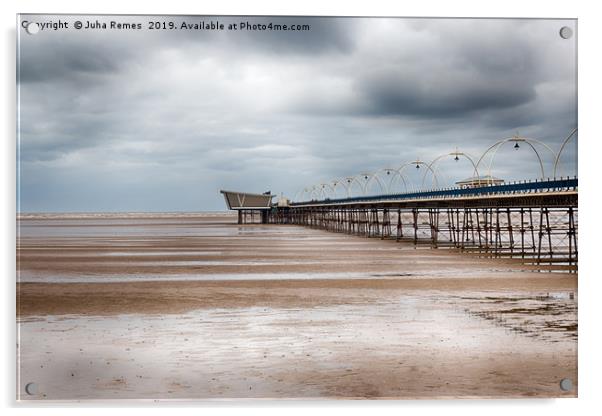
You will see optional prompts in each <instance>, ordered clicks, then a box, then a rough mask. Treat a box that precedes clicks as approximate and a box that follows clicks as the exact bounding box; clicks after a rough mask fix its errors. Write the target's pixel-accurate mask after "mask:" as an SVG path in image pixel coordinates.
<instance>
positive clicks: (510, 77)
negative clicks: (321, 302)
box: [18, 16, 577, 212]
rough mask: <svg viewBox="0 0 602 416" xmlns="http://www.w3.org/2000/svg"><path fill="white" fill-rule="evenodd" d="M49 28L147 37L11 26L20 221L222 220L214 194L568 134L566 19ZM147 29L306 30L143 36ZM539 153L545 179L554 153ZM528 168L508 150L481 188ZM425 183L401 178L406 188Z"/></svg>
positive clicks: (449, 167) (448, 171)
mask: <svg viewBox="0 0 602 416" xmlns="http://www.w3.org/2000/svg"><path fill="white" fill-rule="evenodd" d="M23 19H24V20H30V21H38V22H48V21H51V20H52V21H55V22H56V21H58V20H59V17H56V16H54V17H49V16H35V17H32V16H29V17H23ZM61 19H62V20H63V21H67V22H70V27H72V26H73V22H75V21H76V20H81V21H82V22H83V23H84V24H85V22H86V20H90V21H95V20H98V21H100V22H110V21H111V20H117V21H121V22H140V23H142V25H143V28H144V29H143V30H121V31H118V30H113V31H111V30H75V29H72V28H70V29H68V30H57V31H53V30H43V31H41V32H40V33H38V34H36V35H27V34H26V33H25V31H23V30H20V34H19V36H20V39H19V42H20V44H19V52H20V65H19V77H20V78H19V79H20V84H19V86H20V107H19V108H20V113H19V115H20V136H19V137H20V143H19V150H20V153H19V162H20V163H19V164H18V166H19V169H20V172H19V173H20V186H19V192H20V195H19V197H20V211H21V212H53V211H201V210H223V209H225V206H224V201H223V198H222V197H221V195H219V189H231V190H241V191H249V192H264V191H267V190H271V191H272V192H273V193H277V194H280V193H284V195H285V196H288V197H294V196H295V195H296V194H297V192H298V191H299V190H300V189H303V188H304V187H308V186H311V185H312V184H319V183H323V182H328V181H331V180H332V179H334V178H342V177H347V176H351V175H355V174H358V173H361V172H374V171H377V170H378V169H381V168H385V167H391V168H396V167H399V166H402V165H403V164H404V163H406V162H408V161H412V160H416V159H417V158H418V159H420V160H423V161H425V162H426V163H428V162H430V161H431V160H433V159H434V158H436V157H437V156H439V155H441V154H446V153H449V152H452V151H454V150H455V149H456V148H458V150H460V151H463V152H467V153H469V154H471V155H473V156H474V157H476V158H478V157H479V156H480V155H481V154H482V153H483V152H484V151H485V150H487V148H488V147H489V146H490V145H492V144H494V143H495V142H496V141H497V140H500V139H504V138H508V137H512V136H513V135H515V134H517V133H518V134H519V135H520V136H523V137H528V138H533V139H537V140H541V141H543V142H545V143H546V144H547V145H549V146H550V147H551V148H552V149H553V151H554V152H556V151H557V150H558V149H559V147H560V145H561V143H562V141H563V140H564V139H565V138H566V136H567V135H568V134H569V133H570V132H571V130H572V129H573V128H575V127H576V126H577V108H576V107H577V103H576V69H577V68H576V53H577V51H576V35H574V36H573V37H572V38H570V39H568V40H565V39H562V38H561V37H560V36H559V30H560V28H561V27H562V26H569V27H571V28H573V30H574V31H575V32H576V25H575V22H574V21H572V20H472V19H463V20H461V19H395V18H355V19H351V18H330V19H327V18H298V17H294V18H268V17H264V18H240V17H228V18H218V17H213V18H211V17H201V18H199V17H173V16H172V17H168V18H160V17H153V18H152V19H149V18H144V17H133V18H132V17H130V18H127V17H108V18H98V19H97V18H95V17H92V16H87V17H78V18H76V17H70V16H61ZM149 20H157V21H173V22H174V23H175V24H176V26H178V27H179V26H180V24H181V23H182V22H188V23H198V22H200V21H202V20H204V21H205V22H209V21H211V20H213V21H214V22H215V21H218V20H219V22H220V23H224V24H225V25H226V27H227V25H228V24H230V23H237V24H239V23H240V22H241V21H248V22H249V23H269V22H273V23H278V24H291V23H295V24H308V25H310V30H309V31H296V32H274V31H272V32H270V31H262V32H252V31H240V30H238V31H229V30H224V31H219V32H215V31H214V32H208V31H199V30H182V29H177V30H166V31H163V30H153V31H149V30H146V27H147V25H148V24H147V23H146V22H148V21H149ZM572 143H573V142H571V144H570V145H569V146H568V147H567V149H566V150H565V153H564V156H563V158H562V162H563V164H562V165H563V171H562V173H563V174H565V175H566V174H567V173H570V174H571V175H574V174H576V145H575V144H572ZM537 149H538V150H539V151H540V152H541V154H542V158H543V160H544V162H545V164H546V166H545V167H546V176H551V175H552V160H553V155H551V154H550V152H549V151H547V150H546V149H544V148H542V147H537ZM538 166H539V165H538V162H537V158H536V156H535V154H534V153H533V151H532V150H531V149H530V148H529V147H528V146H527V145H526V144H524V145H521V147H520V149H518V150H515V149H513V147H512V144H507V145H504V146H503V147H501V149H500V150H499V152H498V153H497V155H496V156H495V160H494V163H493V168H492V174H493V175H495V176H498V177H501V178H503V179H506V180H515V179H522V178H536V177H538V175H541V174H540V173H539V167H538ZM483 170H486V169H482V171H481V172H480V173H481V174H483V173H484V172H483ZM423 171H424V167H423V169H407V170H406V171H405V172H406V174H407V175H408V176H409V177H410V178H409V179H410V180H411V181H414V184H415V185H417V184H418V185H419V184H420V182H421V181H422V172H423ZM438 172H439V175H440V178H439V182H441V183H440V185H444V186H448V185H450V184H453V182H455V181H457V180H460V179H464V178H466V177H469V176H472V174H473V169H472V166H471V164H470V162H469V161H468V160H466V159H463V158H462V159H461V160H460V161H458V162H455V161H454V160H453V157H451V156H450V157H445V158H442V159H441V162H440V163H439V164H438ZM427 182H429V184H428V185H429V187H430V186H432V185H433V184H432V181H430V179H429V180H428V181H427ZM399 190H403V188H402V187H401V185H400V188H399Z"/></svg>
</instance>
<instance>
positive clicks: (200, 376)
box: [17, 214, 577, 400]
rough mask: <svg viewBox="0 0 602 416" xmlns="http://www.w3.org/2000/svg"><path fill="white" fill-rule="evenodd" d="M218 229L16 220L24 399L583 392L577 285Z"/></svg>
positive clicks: (409, 251) (183, 219) (342, 241)
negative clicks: (567, 387)
mask: <svg viewBox="0 0 602 416" xmlns="http://www.w3.org/2000/svg"><path fill="white" fill-rule="evenodd" d="M230 220H231V218H230V217H228V216H224V215H216V214H213V215H199V214H197V215H189V216H173V215H171V216H170V215H158V216H157V217H152V216H125V217H123V218H104V217H102V216H93V217H89V216H88V217H86V216H84V217H83V218H79V219H70V218H64V217H62V218H53V217H47V218H43V219H40V218H37V217H33V218H27V219H22V220H21V221H20V224H19V225H20V234H21V237H22V238H21V240H20V244H19V247H18V248H19V250H18V264H19V271H20V279H21V280H20V281H21V283H19V285H18V317H17V319H18V322H19V324H20V325H19V326H20V337H19V353H20V356H19V359H20V361H19V370H20V374H19V389H20V393H21V394H22V395H23V396H21V398H22V399H65V400H69V399H86V398H120V399H121V398H145V399H169V398H212V397H216V398H224V397H226V398H227V397H241V398H245V397H249V398H255V397H273V398H279V397H287V398H288V397H299V398H334V397H337V398H365V397H367V398H421V397H424V398H433V397H525V396H536V397H558V396H568V397H574V396H575V395H576V394H577V388H576V387H574V389H573V390H572V391H569V392H563V391H561V390H560V388H559V382H560V380H561V379H562V378H567V377H568V378H571V379H572V380H573V383H574V384H575V385H576V382H577V277H576V274H565V273H535V272H534V270H533V268H530V267H529V266H524V265H521V264H519V263H517V262H513V261H511V260H501V259H482V258H478V257H476V256H471V255H464V254H458V253H455V252H452V251H449V250H430V249H415V248H414V246H413V245H411V244H406V243H395V242H394V241H381V240H376V239H364V238H360V237H353V236H347V235H339V234H332V233H327V232H322V231H318V230H311V229H305V228H300V227H292V226H265V225H264V226H262V225H247V226H244V227H241V226H237V225H235V224H229V223H228V221H230ZM31 381H33V382H36V383H37V384H38V386H39V393H38V394H37V395H35V396H27V395H26V394H25V393H24V386H25V385H26V384H27V383H28V382H31Z"/></svg>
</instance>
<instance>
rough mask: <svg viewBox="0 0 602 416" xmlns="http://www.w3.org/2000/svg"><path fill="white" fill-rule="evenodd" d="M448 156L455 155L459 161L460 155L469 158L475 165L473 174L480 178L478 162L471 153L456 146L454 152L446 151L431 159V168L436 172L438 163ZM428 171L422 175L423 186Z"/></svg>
mask: <svg viewBox="0 0 602 416" xmlns="http://www.w3.org/2000/svg"><path fill="white" fill-rule="evenodd" d="M447 156H453V157H454V160H456V161H458V160H460V158H459V156H462V157H464V158H466V159H468V160H469V161H470V163H471V164H472V167H473V169H474V170H473V176H474V177H476V178H477V179H478V178H480V176H479V170H478V169H477V164H476V163H475V161H474V157H472V156H471V155H470V154H468V153H465V152H459V151H458V149H457V148H456V150H455V151H454V152H450V153H445V154H442V155H439V156H437V157H436V158H435V159H433V161H431V163H429V167H430V168H431V170H432V171H433V172H434V171H436V170H437V167H436V164H437V163H438V162H439V161H440V160H441V159H443V158H444V157H447ZM427 173H428V170H427V171H426V172H424V176H423V177H422V185H421V187H422V188H424V181H425V180H426V174H427Z"/></svg>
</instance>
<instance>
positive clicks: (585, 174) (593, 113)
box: [0, 0, 602, 416]
mask: <svg viewBox="0 0 602 416" xmlns="http://www.w3.org/2000/svg"><path fill="white" fill-rule="evenodd" d="M0 4H1V6H0V7H1V8H2V14H1V15H0V16H1V19H2V35H3V37H2V57H3V59H2V62H3V65H2V68H1V70H2V75H3V76H2V81H3V86H4V87H5V88H4V89H3V90H4V91H5V93H4V94H3V100H2V104H1V105H2V112H1V115H2V122H1V124H0V125H1V126H3V127H4V129H3V130H4V137H3V140H2V144H3V149H2V153H1V154H2V158H3V160H2V162H3V163H2V181H1V183H2V194H3V197H4V198H3V203H2V204H1V207H2V208H1V209H2V213H3V215H2V219H3V223H2V225H3V227H2V230H3V233H2V236H3V238H2V243H1V244H2V250H1V253H2V259H1V264H2V265H3V266H4V267H3V268H4V273H3V275H2V277H1V279H2V283H3V289H4V290H3V291H2V294H3V302H2V304H3V305H4V307H3V309H4V312H5V313H4V316H3V319H2V330H3V331H2V332H3V335H4V336H3V337H2V339H3V341H4V342H2V355H1V358H2V363H3V365H2V369H3V371H2V378H1V381H0V382H1V385H0V391H1V394H2V405H3V406H4V407H12V408H11V409H8V412H7V413H8V414H11V415H12V414H25V413H27V414H30V413H31V412H34V413H35V412H38V411H41V412H44V414H50V415H64V414H80V413H81V412H82V410H83V409H81V408H74V407H75V406H74V405H68V406H67V407H68V409H63V408H60V407H58V406H61V407H64V406H65V405H58V404H57V405H53V404H49V405H46V406H45V407H44V408H38V409H31V408H24V405H22V404H18V403H15V401H14V398H15V341H16V339H15V310H14V308H15V296H14V295H15V284H14V273H15V248H14V246H15V157H16V156H15V155H16V154H15V37H16V35H15V21H16V16H15V15H16V13H18V12H22V13H99V14H100V13H124V14H127V13H140V14H142V13H144V14H255V15H261V14H289V15H294V14H301V15H346V16H362V15H372V16H375V15H376V16H453V17H555V18H561V17H565V18H578V19H579V87H580V88H579V133H580V138H581V143H580V146H579V171H580V176H581V178H580V180H581V190H582V191H583V193H582V194H581V197H580V205H581V207H580V213H579V214H580V224H579V225H580V226H579V231H580V235H579V248H580V265H579V266H580V267H579V268H580V273H579V276H580V282H579V364H580V365H579V373H580V374H579V399H558V400H539V399H525V400H508V401H500V400H495V401H491V400H458V401H406V402H386V401H379V402H372V401H356V402H343V401H337V402H307V401H303V402H267V401H255V402H236V401H235V402H209V403H192V404H186V403H181V402H163V403H159V404H154V403H152V402H151V403H149V402H139V403H132V404H123V403H121V402H109V403H95V404H93V406H95V407H94V408H92V409H86V410H85V411H86V413H88V412H89V413H91V414H94V415H100V414H103V415H104V414H106V413H107V411H110V412H111V413H115V414H117V415H120V414H128V415H130V414H133V415H138V414H140V415H142V414H144V415H148V414H159V413H164V412H166V411H169V412H177V413H178V414H180V413H184V414H199V413H200V412H203V413H205V412H207V411H210V412H211V414H213V413H220V414H221V413H224V412H227V413H230V412H233V411H235V412H237V413H244V414H251V415H253V414H261V415H264V414H282V413H283V412H286V414H304V415H305V414H307V413H308V412H311V413H315V412H317V413H321V414H326V413H331V412H333V411H336V410H343V411H344V412H345V413H346V414H348V415H355V414H364V413H366V411H378V412H382V413H390V414H396V415H397V414H400V412H404V413H415V412H420V413H426V414H440V413H443V414H445V415H455V414H461V415H472V414H475V415H482V414H483V413H484V412H486V413H487V415H488V416H489V415H504V416H507V414H508V413H517V414H522V413H526V412H529V413H532V414H539V413H541V414H544V413H545V415H546V416H548V415H567V414H581V413H583V414H592V413H595V412H596V410H595V409H597V411H598V412H599V411H600V408H602V404H601V400H600V397H602V393H600V391H599V390H600V389H599V387H600V386H601V383H600V382H599V379H600V377H599V371H600V354H601V353H600V351H602V346H601V345H600V335H599V333H598V332H596V331H599V330H600V325H599V324H598V323H597V321H598V319H599V317H600V316H602V314H601V311H600V305H602V302H600V301H599V299H598V298H599V296H600V294H602V291H600V288H601V287H600V286H601V285H600V281H601V279H602V275H600V274H599V273H596V272H597V270H598V268H599V267H596V266H597V264H596V263H595V256H596V254H598V253H596V252H595V251H594V250H596V248H597V247H596V243H597V241H596V240H595V239H594V237H595V236H596V235H598V236H600V235H602V234H601V233H600V232H599V231H600V227H599V225H597V224H596V220H597V219H598V220H599V218H600V215H599V214H597V212H596V211H597V208H598V206H597V205H596V199H597V198H596V196H597V193H598V192H600V191H599V190H598V189H599V188H600V185H599V182H598V183H596V182H595V181H596V179H597V176H596V170H595V166H596V164H599V163H600V162H599V158H597V157H596V155H599V154H600V144H599V143H600V140H602V136H601V135H600V132H601V131H600V127H599V121H600V104H599V101H600V77H601V76H602V75H601V74H602V68H601V64H600V53H599V49H600V46H599V40H600V39H602V33H601V27H602V21H601V17H602V16H601V15H600V14H599V13H596V8H595V4H596V2H593V1H592V2H587V3H586V2H585V1H584V2H581V3H580V4H577V2H575V1H572V2H571V1H566V0H565V1H546V2H527V1H525V0H500V1H497V2H486V1H472V0H453V1H444V0H442V1H427V0H422V1H420V2H395V3H394V2H386V1H381V0H370V1H364V2H360V3H350V2H344V1H337V2H327V1H325V0H304V1H297V2H295V3H290V2H278V1H262V0H253V1H243V0H239V1H225V0H222V1H214V0H211V1H193V0H190V1H181V0H163V1H161V2H160V1H145V2H133V1H132V2H126V1H125V0H103V1H86V2H82V1H76V0H52V1H44V0H21V1H14V2H9V1H6V0H5V1H3V2H1V3H0ZM597 159H598V160H597ZM598 256H599V254H598ZM89 405H90V404H87V403H83V404H80V405H79V406H89ZM107 406H108V407H117V408H116V409H110V410H109V409H107ZM138 406H143V407H141V408H138ZM166 407H175V408H170V409H169V410H168V409H166ZM198 407H201V409H198ZM208 407H211V409H208ZM7 413H5V414H7Z"/></svg>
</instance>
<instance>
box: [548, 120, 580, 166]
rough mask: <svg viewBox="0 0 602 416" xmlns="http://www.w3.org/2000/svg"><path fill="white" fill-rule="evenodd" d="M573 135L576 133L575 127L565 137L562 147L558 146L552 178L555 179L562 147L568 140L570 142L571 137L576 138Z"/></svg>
mask: <svg viewBox="0 0 602 416" xmlns="http://www.w3.org/2000/svg"><path fill="white" fill-rule="evenodd" d="M575 133H577V127H575V128H574V129H573V131H572V132H571V134H569V135H568V136H567V138H566V139H564V141H563V142H562V146H560V150H559V151H558V154H557V155H556V159H555V160H554V177H556V170H557V168H558V164H559V163H560V156H561V155H562V151H563V150H564V147H565V146H566V144H567V143H568V142H569V140H571V138H572V137H577V136H575Z"/></svg>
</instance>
